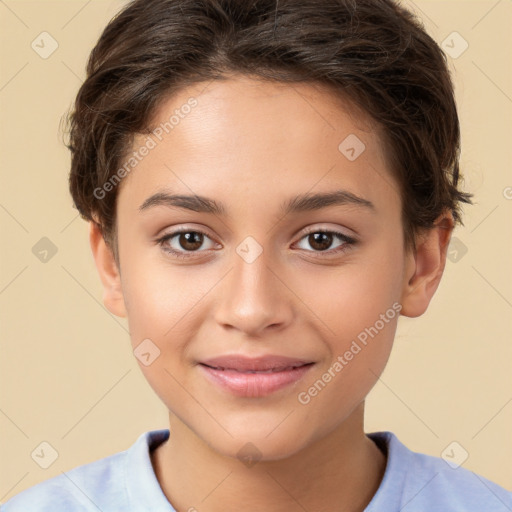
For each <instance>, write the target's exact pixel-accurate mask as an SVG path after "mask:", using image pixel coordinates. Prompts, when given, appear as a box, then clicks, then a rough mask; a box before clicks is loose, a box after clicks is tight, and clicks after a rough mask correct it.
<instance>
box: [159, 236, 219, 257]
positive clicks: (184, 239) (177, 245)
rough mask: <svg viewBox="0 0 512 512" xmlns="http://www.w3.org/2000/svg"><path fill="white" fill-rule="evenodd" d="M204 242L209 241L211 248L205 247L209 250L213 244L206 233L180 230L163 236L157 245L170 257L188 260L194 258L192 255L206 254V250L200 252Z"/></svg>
mask: <svg viewBox="0 0 512 512" xmlns="http://www.w3.org/2000/svg"><path fill="white" fill-rule="evenodd" d="M205 241H210V243H211V244H212V246H211V247H206V249H211V248H212V247H213V245H214V244H213V242H212V240H211V239H210V237H209V236H208V235H207V234H206V233H203V232H202V231H197V230H192V229H189V230H186V229H182V230H179V231H174V232H173V233H169V234H167V235H164V236H163V237H162V238H160V239H159V240H158V244H159V245H160V246H161V247H162V249H163V250H164V251H165V252H167V253H170V254H171V255H172V256H176V257H178V258H188V257H193V256H195V254H194V253H198V254H200V253H204V252H207V251H206V250H200V249H201V247H202V246H203V245H204V243H205ZM203 249H204V248H203Z"/></svg>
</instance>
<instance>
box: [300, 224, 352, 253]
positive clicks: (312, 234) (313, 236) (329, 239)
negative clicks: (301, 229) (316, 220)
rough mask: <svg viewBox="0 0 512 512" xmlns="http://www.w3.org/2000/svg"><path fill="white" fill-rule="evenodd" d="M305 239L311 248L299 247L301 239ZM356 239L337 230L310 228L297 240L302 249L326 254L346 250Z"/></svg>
mask: <svg viewBox="0 0 512 512" xmlns="http://www.w3.org/2000/svg"><path fill="white" fill-rule="evenodd" d="M303 240H305V241H306V242H307V245H309V247H311V249H307V248H304V247H300V244H301V243H302V241H303ZM336 240H339V241H340V243H339V244H338V245H337V246H335V247H334V248H332V247H331V246H332V244H333V243H334V242H335V241H336ZM356 243H357V240H355V239H354V238H352V237H349V236H347V235H345V234H344V233H339V232H338V231H327V230H322V229H316V230H314V229H312V230H310V231H309V232H308V233H306V234H305V235H304V236H303V237H302V238H301V239H300V241H299V248H300V249H304V250H306V251H307V252H310V253H313V254H314V253H322V252H326V253H327V254H331V255H332V254H337V253H341V252H342V251H345V250H347V249H348V248H350V247H351V246H353V245H355V244H356Z"/></svg>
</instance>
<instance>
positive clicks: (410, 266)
mask: <svg viewBox="0 0 512 512" xmlns="http://www.w3.org/2000/svg"><path fill="white" fill-rule="evenodd" d="M453 227H454V221H453V216H452V214H451V213H449V212H448V213H444V214H442V215H441V216H439V217H438V219H437V220H436V222H435V223H434V226H433V227H432V228H428V229H425V230H424V231H423V232H422V233H421V234H420V235H419V236H418V239H417V242H416V251H415V252H414V253H413V252H412V251H411V253H409V254H407V255H406V264H405V275H404V283H403V288H402V302H401V304H402V310H401V314H402V315H404V316H408V317H417V316H420V315H422V314H423V313H425V311H426V310H427V308H428V305H429V303H430V301H431V299H432V297H433V296H434V293H435V292H436V290H437V287H438V286H439V283H440V281H441V277H442V275H443V272H444V268H445V265H446V254H447V251H448V244H449V243H450V239H451V234H452V232H453Z"/></svg>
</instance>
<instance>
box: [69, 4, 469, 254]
mask: <svg viewBox="0 0 512 512" xmlns="http://www.w3.org/2000/svg"><path fill="white" fill-rule="evenodd" d="M233 73H239V74H240V73H241V74H245V75H251V76H255V77H260V78H262V79H265V80H276V81H279V82H309V83H321V84H324V85H327V86H328V87H329V88H330V89H331V90H332V91H333V92H334V93H335V94H338V95H340V96H342V97H343V98H348V99H349V100H350V101H351V102H352V103H353V104H354V105H355V106H357V107H359V108H360V109H362V110H363V111H364V112H366V113H368V114H369V115H370V117H371V118H373V120H375V121H376V122H377V124H378V126H380V127H381V130H380V131H381V133H382V134H383V136H384V137H383V138H384V140H383V143H384V144H385V147H386V150H387V153H388V155H389V160H390V166H391V169H392V172H393V173H394V176H395V178H396V179H397V182H398V183H399V185H400V189H401V190H400V193H401V199H402V220H403V227H404V240H405V245H406V246H407V247H414V234H415V233H416V232H417V230H418V228H423V227H427V228H428V227H432V226H433V224H434V221H435V220H436V218H437V217H438V216H439V215H440V214H441V213H443V212H444V211H446V210H450V211H451V212H452V214H453V216H454V219H455V222H459V223H462V221H461V214H460V203H461V202H465V203H471V199H470V198H471V196H472V194H468V193H465V192H462V191H461V190H459V189H458V183H459V154H460V129H459V119H458V115H457V109H456V104H455V99H454V91H453V84H452V81H451V77H450V73H449V70H448V67H447V63H446V57H445V55H444V53H443V52H442V50H441V49H440V48H439V46H438V45H437V44H436V42H435V41H434V40H433V39H432V38H431V37H430V36H429V35H428V34H427V33H426V31H425V30H424V28H423V26H422V24H421V22H420V21H419V20H418V19H417V18H416V17H415V16H414V15H413V14H412V13H411V12H409V11H408V10H406V9H405V8H403V7H401V6H400V5H399V4H398V3H396V2H395V1H393V0H246V1H245V0H134V1H132V2H130V3H129V4H128V5H127V6H126V7H125V8H123V10H121V11H120V12H119V13H118V14H117V15H116V16H115V17H114V18H113V19H112V20H111V21H110V23H109V24H108V25H107V27H106V28H105V29H104V31H103V33H102V35H101V37H100V39H99V40H98V42H97V44H96V46H95V47H94V49H93V50H92V52H91V55H90V57H89V61H88V65H87V78H86V80H85V82H84V83H83V84H82V86H81V88H80V90H79V92H78V95H77V98H76V102H75V105H74V111H73V112H72V113H71V115H70V116H69V121H70V131H69V143H68V147H69V149H70V150H71V153H72V160H71V172H70V177H69V184H70V191H71V195H72V197H73V200H74V203H75V206H76V208H77V209H78V211H79V212H80V214H81V216H82V217H83V218H84V219H86V220H95V219H96V220H97V222H98V224H99V226H100V228H101V231H102V233H103V236H104V237H105V240H106V241H107V243H108V244H109V246H110V247H111V248H112V249H113V252H114V254H115V256H116V259H117V257H118V254H117V242H116V225H115V224H116V215H115V213H116V197H117V191H118V190H117V187H115V186H114V187H105V184H106V183H107V182H108V180H109V179H112V177H113V176H114V174H115V173H116V170H118V168H119V166H120V164H121V161H122V159H123V158H125V157H126V154H127V152H128V151H129V150H130V148H131V144H132V143H133V136H134V135H135V134H137V133H147V132H148V129H149V126H148V125H149V123H150V122H151V119H152V116H153V115H154V112H155V109H156V108H157V107H158V106H159V105H160V103H161V102H162V100H163V99H167V98H168V97H169V96H170V95H172V94H173V93H174V92H176V91H178V90H179V89H182V88H184V87H186V86H188V85H191V84H194V83H198V82H203V81H210V80H213V79H216V80H220V79H223V78H225V77H226V76H227V75H230V74H233ZM97 190H102V191H104V192H102V195H101V197H98V193H97V192H95V191H97Z"/></svg>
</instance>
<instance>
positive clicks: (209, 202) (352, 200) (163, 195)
mask: <svg viewBox="0 0 512 512" xmlns="http://www.w3.org/2000/svg"><path fill="white" fill-rule="evenodd" d="M336 205H339V206H346V205H350V206H357V207H362V208H365V209H368V210H372V211H375V205H374V204H373V203H372V202H371V201H369V200H368V199H364V198H363V197H360V196H357V195H355V194H353V193H352V192H349V191H348V190H334V191H332V192H320V193H316V194H311V193H305V194H300V195H298V196H295V197H292V198H291V199H289V200H287V201H285V202H284V203H282V204H281V212H282V213H283V214H284V215H287V214H289V213H300V212H309V211H315V210H321V209H322V208H326V207H328V206H336ZM155 206H167V207H169V208H183V209H185V210H192V211H194V212H199V213H211V214H214V215H218V216H221V217H225V216H226V208H225V207H224V205H223V204H222V203H219V202H217V201H215V200H214V199H210V198H208V197H204V196H199V195H192V196H190V195H181V194H179V195H175V194H169V193H167V192H157V193H156V194H153V195H152V196H150V197H148V198H147V199H146V200H145V201H144V202H143V203H142V204H141V205H140V207H139V211H140V212H143V211H145V210H148V209H150V208H152V207H155Z"/></svg>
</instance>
